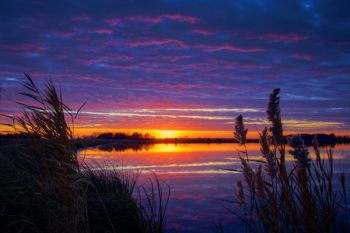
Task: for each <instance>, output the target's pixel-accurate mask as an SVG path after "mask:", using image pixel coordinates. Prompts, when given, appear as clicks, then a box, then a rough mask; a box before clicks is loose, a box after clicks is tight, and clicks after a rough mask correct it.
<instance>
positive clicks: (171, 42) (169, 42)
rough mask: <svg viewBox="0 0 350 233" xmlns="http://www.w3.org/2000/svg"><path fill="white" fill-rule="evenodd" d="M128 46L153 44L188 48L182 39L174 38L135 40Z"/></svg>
mask: <svg viewBox="0 0 350 233" xmlns="http://www.w3.org/2000/svg"><path fill="white" fill-rule="evenodd" d="M128 45H129V46H130V47H144V46H153V45H175V46H177V47H180V48H188V45H186V44H185V43H184V42H183V41H180V40H174V39H165V40H152V41H137V42H132V43H129V44H128Z"/></svg>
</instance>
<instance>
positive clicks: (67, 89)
mask: <svg viewBox="0 0 350 233" xmlns="http://www.w3.org/2000/svg"><path fill="white" fill-rule="evenodd" d="M349 9H350V1H348V0H328V1H325V0H314V1H311V0H310V1H306V0H302V1H297V0H284V1H272V0H270V1H269V0H266V1H262V0H235V1H225V0H222V1H217V0H216V1H205V0H197V1H196V0H193V1H182V0H178V1H175V0H150V1H144V0H133V1H97V0H96V1H89V0H88V1H68V0H62V1H42V0H35V1H34V0H33V1H29V0H26V1H13V0H11V1H10V0H3V1H1V2H0V20H1V24H0V84H1V86H0V91H1V98H0V112H1V113H2V114H16V113H18V112H19V110H20V108H19V106H18V105H17V104H16V102H19V101H25V100H24V99H23V97H21V96H20V95H19V94H18V92H20V91H21V90H23V88H22V87H21V82H22V81H23V80H24V75H23V72H26V73H28V74H30V75H31V77H32V78H33V79H34V81H35V82H36V83H37V84H38V86H40V87H42V86H43V84H44V83H45V82H46V81H47V80H48V79H52V80H53V81H54V83H55V84H56V86H57V87H59V89H60V90H61V91H62V94H63V100H64V102H65V103H66V104H67V105H68V106H70V107H71V108H72V109H77V108H79V106H80V105H81V104H82V103H84V102H86V105H85V106H84V108H83V109H82V111H81V112H80V114H79V117H78V119H77V120H76V125H75V128H76V133H77V134H78V135H87V134H91V133H97V132H102V131H130V132H132V131H142V132H150V133H153V134H155V135H156V136H159V137H173V136H179V137H180V136H181V137H231V136H232V130H233V125H234V119H235V117H236V116H237V115H239V114H242V115H243V116H244V117H245V121H246V125H247V127H248V128H249V129H250V131H251V132H256V131H257V130H260V129H262V128H263V127H264V126H265V125H267V124H268V122H267V121H266V106H267V102H268V96H269V94H270V93H271V92H272V90H273V89H274V88H277V87H279V88H281V108H282V117H283V120H284V126H285V127H286V130H287V131H289V132H336V133H337V134H349V132H350V101H349V99H350V77H349V75H350V13H349ZM2 121H4V119H2ZM0 130H1V131H3V132H5V131H6V130H7V129H6V127H4V126H1V127H0Z"/></svg>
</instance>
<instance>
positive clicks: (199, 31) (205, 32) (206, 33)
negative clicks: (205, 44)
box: [192, 28, 215, 36]
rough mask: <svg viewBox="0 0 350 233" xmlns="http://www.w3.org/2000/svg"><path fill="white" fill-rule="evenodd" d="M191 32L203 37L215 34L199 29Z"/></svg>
mask: <svg viewBox="0 0 350 233" xmlns="http://www.w3.org/2000/svg"><path fill="white" fill-rule="evenodd" d="M192 32H194V33H198V34H201V35H204V36H210V35H214V34H215V32H211V31H207V30H204V29H200V28H197V29H193V30H192Z"/></svg>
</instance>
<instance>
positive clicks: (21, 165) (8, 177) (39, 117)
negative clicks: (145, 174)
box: [0, 75, 169, 233]
mask: <svg viewBox="0 0 350 233" xmlns="http://www.w3.org/2000/svg"><path fill="white" fill-rule="evenodd" d="M23 86H24V88H25V91H24V92H22V93H21V95H23V96H26V97H28V98H29V103H30V104H27V103H20V105H21V106H22V114H21V115H20V116H15V117H13V123H14V124H13V127H15V129H16V131H17V132H19V133H22V134H25V135H26V136H27V137H28V140H26V141H25V142H23V143H21V144H14V145H12V146H6V147H2V148H1V151H0V190H1V192H0V232H50V233H55V232H57V233H61V232H68V233H69V232H71V233H79V232H120V233H124V232H125V233H129V232H130V233H137V232H145V233H161V232H164V229H165V222H166V216H165V211H166V206H167V202H168V200H169V190H168V192H164V190H163V189H162V188H164V186H163V185H161V184H160V181H159V180H158V179H156V180H155V182H156V184H157V185H156V186H153V184H152V188H151V189H150V190H147V189H142V190H143V191H144V192H143V195H145V196H146V197H147V201H144V202H142V199H141V198H139V199H137V198H136V197H134V196H135V195H134V189H135V185H136V178H135V177H133V176H125V175H123V174H120V173H117V172H113V171H109V172H103V171H99V172H97V171H92V170H91V169H89V168H88V167H86V166H81V165H80V164H79V161H78V158H77V152H76V149H75V145H74V140H73V135H74V134H73V131H74V119H75V117H76V115H77V113H73V111H72V110H71V109H70V108H69V107H68V106H66V105H65V104H64V103H63V100H62V96H61V94H60V93H58V92H57V90H56V88H55V86H54V85H53V83H52V82H51V81H49V82H48V83H47V84H46V86H45V90H44V91H40V90H39V89H38V88H37V86H36V85H35V83H34V82H33V80H32V79H31V78H30V76H29V75H26V81H25V82H24V83H23ZM68 122H70V123H69V124H68ZM149 192H150V193H149ZM150 200H151V201H150Z"/></svg>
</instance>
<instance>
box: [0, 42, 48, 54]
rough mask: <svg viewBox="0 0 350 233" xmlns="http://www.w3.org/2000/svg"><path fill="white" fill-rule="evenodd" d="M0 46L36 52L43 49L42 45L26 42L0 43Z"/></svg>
mask: <svg viewBox="0 0 350 233" xmlns="http://www.w3.org/2000/svg"><path fill="white" fill-rule="evenodd" d="M0 48H4V49H7V50H9V51H12V52H36V53H40V52H43V51H44V50H45V48H44V47H41V46H39V45H36V44H28V43H22V44H14V45H0Z"/></svg>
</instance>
